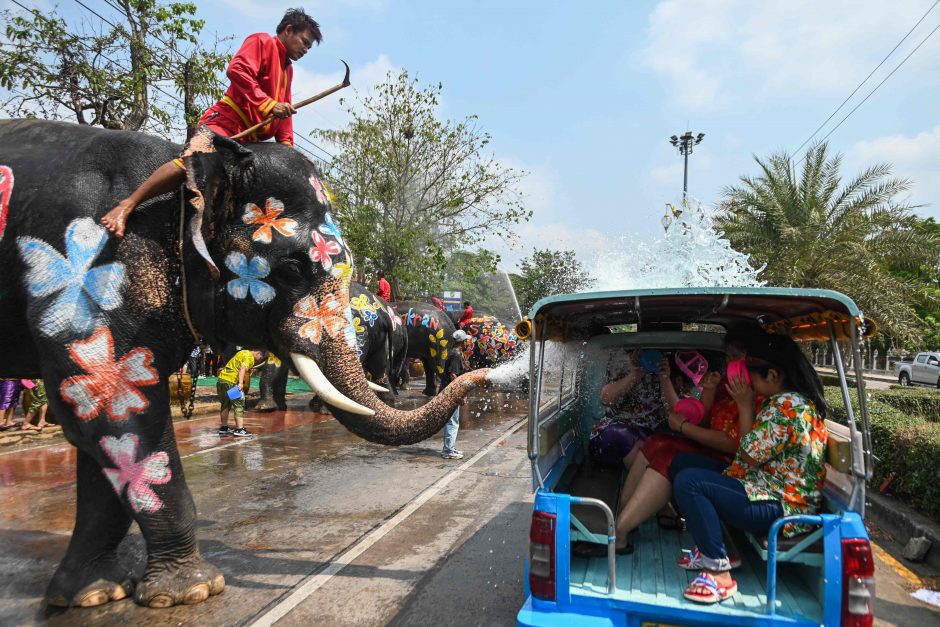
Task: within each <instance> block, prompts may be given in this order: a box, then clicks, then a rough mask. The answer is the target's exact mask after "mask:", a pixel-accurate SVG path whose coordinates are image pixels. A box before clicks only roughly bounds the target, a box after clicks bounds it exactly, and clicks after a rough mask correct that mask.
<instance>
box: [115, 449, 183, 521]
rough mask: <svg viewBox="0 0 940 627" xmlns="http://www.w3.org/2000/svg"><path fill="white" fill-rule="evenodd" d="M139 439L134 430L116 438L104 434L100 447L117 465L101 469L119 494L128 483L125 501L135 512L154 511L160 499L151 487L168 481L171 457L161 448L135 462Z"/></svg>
mask: <svg viewBox="0 0 940 627" xmlns="http://www.w3.org/2000/svg"><path fill="white" fill-rule="evenodd" d="M139 446H140V439H139V438H138V437H137V435H136V434H134V433H125V434H124V435H122V436H121V437H119V438H116V437H114V436H111V435H106V436H104V437H103V438H101V449H102V450H103V451H104V452H105V455H107V456H108V457H109V458H110V459H111V462H112V463H114V465H115V466H117V468H103V469H102V470H103V471H104V476H105V477H107V478H108V481H110V482H111V485H112V486H114V491H115V492H117V493H118V496H121V493H122V492H123V491H124V487H125V486H127V500H128V502H129V503H130V505H131V507H132V508H133V509H134V511H135V512H150V513H152V512H156V511H159V510H160V508H162V507H163V501H162V500H160V497H159V496H157V495H156V493H155V492H154V491H153V489H152V488H151V486H153V485H163V484H164V483H169V481H170V479H171V478H172V477H173V473H172V472H171V471H170V458H169V456H168V455H167V454H166V453H164V452H163V451H160V452H157V453H154V454H152V455H148V456H147V457H145V458H144V459H142V460H140V461H137V449H138V447H139Z"/></svg>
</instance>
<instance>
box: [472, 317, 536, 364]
mask: <svg viewBox="0 0 940 627" xmlns="http://www.w3.org/2000/svg"><path fill="white" fill-rule="evenodd" d="M463 330H464V331H466V332H467V333H468V334H470V337H471V338H472V339H471V341H470V342H467V343H466V344H464V357H465V358H466V359H467V361H468V363H469V364H470V367H471V368H492V367H493V366H497V365H499V364H501V363H504V362H507V361H509V360H510V359H512V358H513V356H514V355H515V354H516V352H517V351H518V350H519V349H520V348H521V345H522V342H521V340H520V339H519V336H517V335H516V334H515V332H514V331H513V330H512V329H511V328H509V327H507V326H506V325H504V324H503V323H502V322H500V321H499V320H498V319H497V318H496V316H489V315H481V316H474V317H473V318H470V321H469V322H467V324H465V325H464V327H463Z"/></svg>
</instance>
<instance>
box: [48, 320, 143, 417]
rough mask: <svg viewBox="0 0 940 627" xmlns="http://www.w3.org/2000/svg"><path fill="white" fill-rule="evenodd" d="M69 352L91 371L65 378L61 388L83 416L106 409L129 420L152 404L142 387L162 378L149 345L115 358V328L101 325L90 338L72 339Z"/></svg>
mask: <svg viewBox="0 0 940 627" xmlns="http://www.w3.org/2000/svg"><path fill="white" fill-rule="evenodd" d="M69 355H70V356H71V357H72V361H74V362H75V363H76V364H78V365H79V366H81V368H82V369H83V370H84V371H85V372H86V373H87V374H82V375H78V376H75V377H69V378H68V379H65V380H64V381H62V384H61V385H60V386H59V392H60V393H61V394H62V398H64V399H65V400H66V401H68V402H69V403H70V404H71V405H72V407H74V408H75V414H76V415H77V416H78V417H79V418H81V419H82V420H91V419H93V418H96V417H98V415H99V414H100V413H101V411H102V410H106V411H107V413H108V418H109V419H111V420H127V419H128V418H130V416H131V414H132V413H134V412H138V411H143V410H145V409H147V407H149V405H150V402H149V401H148V400H147V397H146V396H145V395H144V394H143V392H141V391H140V389H139V388H140V387H143V386H147V385H153V384H155V383H156V382H157V381H158V380H159V376H158V375H157V371H156V370H155V369H154V367H153V353H152V352H150V350H149V349H146V348H135V349H134V350H132V351H130V352H129V353H127V354H126V355H124V356H123V357H122V358H121V359H120V360H118V361H115V359H114V338H113V337H112V335H111V330H110V329H108V328H107V327H98V328H97V329H95V332H94V333H92V335H91V337H89V338H88V339H86V340H76V341H75V342H72V344H71V345H69Z"/></svg>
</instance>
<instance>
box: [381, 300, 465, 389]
mask: <svg viewBox="0 0 940 627" xmlns="http://www.w3.org/2000/svg"><path fill="white" fill-rule="evenodd" d="M395 310H396V311H397V312H398V315H399V316H400V317H401V321H402V323H404V325H405V329H407V331H408V357H409V358H414V359H418V360H419V361H421V364H422V365H423V366H424V377H425V387H424V394H425V395H427V396H434V394H435V393H436V391H437V387H436V386H435V382H436V380H437V378H438V377H440V375H441V374H442V373H443V372H444V362H445V361H447V353H448V351H449V350H450V347H451V345H452V344H453V335H454V331H456V330H457V327H455V326H454V323H453V322H451V320H450V318H449V317H448V315H447V314H446V313H445V312H443V311H441V310H440V309H438V308H437V307H435V306H434V305H430V304H428V303H421V302H418V301H414V300H404V301H401V302H399V303H397V304H396V305H395Z"/></svg>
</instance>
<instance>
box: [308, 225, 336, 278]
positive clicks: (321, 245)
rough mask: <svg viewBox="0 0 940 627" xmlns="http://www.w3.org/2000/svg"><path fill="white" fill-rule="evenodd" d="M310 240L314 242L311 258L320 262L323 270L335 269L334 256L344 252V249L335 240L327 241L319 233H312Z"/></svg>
mask: <svg viewBox="0 0 940 627" xmlns="http://www.w3.org/2000/svg"><path fill="white" fill-rule="evenodd" d="M310 238H311V239H312V240H313V247H312V248H311V249H310V258H311V259H312V260H313V261H319V262H320V265H322V266H323V269H324V270H327V271H328V270H329V269H330V268H332V267H333V255H338V254H339V253H341V252H343V248H342V247H341V246H340V245H339V244H337V243H336V242H334V241H333V240H328V239H326V238H325V237H323V236H322V235H320V233H319V232H317V231H312V232H311V233H310Z"/></svg>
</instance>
